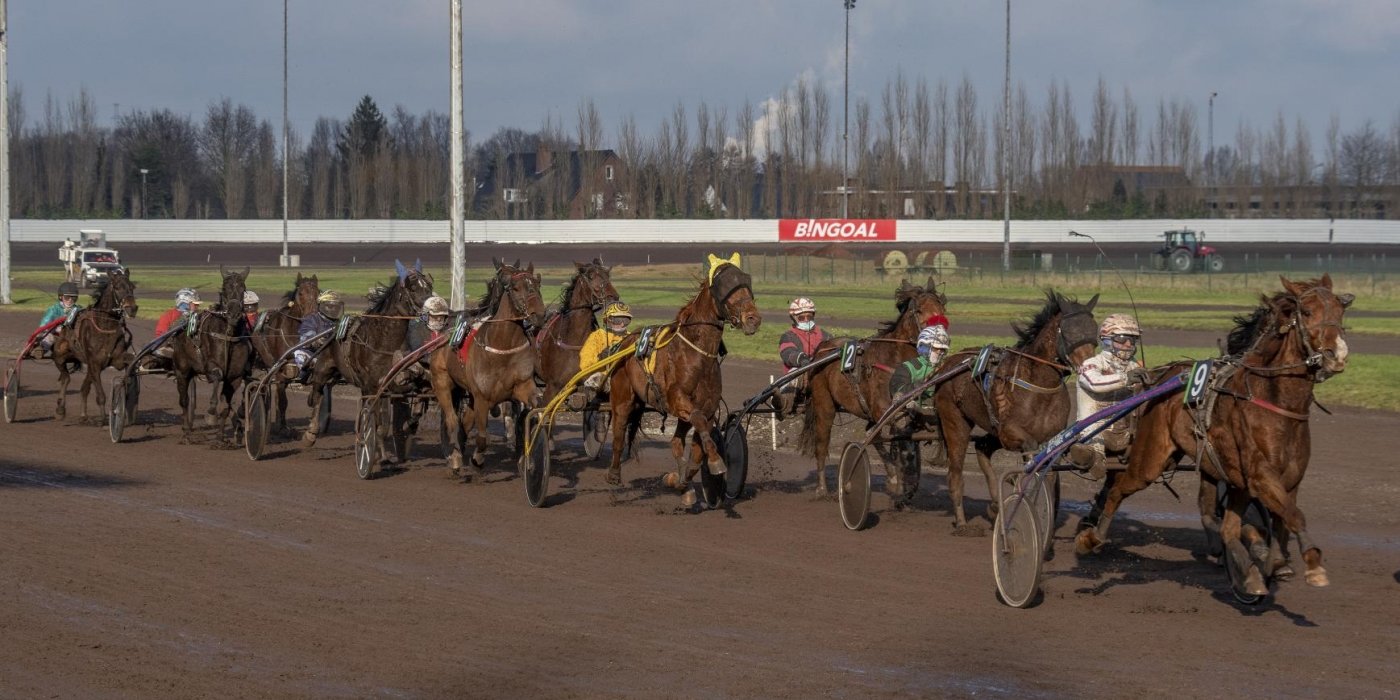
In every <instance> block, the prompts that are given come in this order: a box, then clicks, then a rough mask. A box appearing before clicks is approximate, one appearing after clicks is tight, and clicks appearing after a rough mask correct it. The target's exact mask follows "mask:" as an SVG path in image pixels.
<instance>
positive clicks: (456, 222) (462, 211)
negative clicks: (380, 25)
mask: <svg viewBox="0 0 1400 700" xmlns="http://www.w3.org/2000/svg"><path fill="white" fill-rule="evenodd" d="M462 126H463V125H462V0H452V202H451V207H452V224H451V225H452V299H451V303H452V308H454V309H464V308H466V306H467V295H466V288H467V244H466V239H465V236H466V231H465V230H464V223H465V219H466V218H467V205H466V200H465V197H466V161H465V156H466V153H465V151H466V143H465V141H466V139H465V138H464V137H463V134H462V131H463V129H462Z"/></svg>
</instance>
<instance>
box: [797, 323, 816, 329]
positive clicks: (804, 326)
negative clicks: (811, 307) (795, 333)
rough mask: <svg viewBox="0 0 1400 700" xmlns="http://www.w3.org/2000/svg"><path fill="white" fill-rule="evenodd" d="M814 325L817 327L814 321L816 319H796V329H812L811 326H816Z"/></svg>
mask: <svg viewBox="0 0 1400 700" xmlns="http://www.w3.org/2000/svg"><path fill="white" fill-rule="evenodd" d="M816 327H817V322H816V321H798V322H797V329H798V330H801V331H810V330H812V329H813V328H816Z"/></svg>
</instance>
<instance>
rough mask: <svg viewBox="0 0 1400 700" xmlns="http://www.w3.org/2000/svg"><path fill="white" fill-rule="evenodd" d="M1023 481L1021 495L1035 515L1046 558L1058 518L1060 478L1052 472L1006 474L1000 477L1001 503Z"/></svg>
mask: <svg viewBox="0 0 1400 700" xmlns="http://www.w3.org/2000/svg"><path fill="white" fill-rule="evenodd" d="M1023 479H1024V480H1026V481H1025V488H1024V489H1023V490H1022V491H1021V493H1022V495H1023V496H1024V497H1025V498H1026V505H1027V506H1030V507H1031V511H1032V513H1033V514H1034V515H1035V529H1036V533H1037V534H1039V535H1040V540H1041V543H1042V545H1043V547H1042V549H1044V551H1045V552H1046V554H1047V557H1048V555H1049V552H1050V547H1051V541H1052V539H1053V538H1054V534H1055V519H1056V518H1057V517H1058V516H1059V508H1060V477H1059V475H1058V474H1056V473H1054V472H1048V473H1044V474H1035V475H1029V474H1026V473H1024V472H1022V471H1021V470H1019V469H1015V470H1012V471H1010V472H1007V474H1006V475H1005V476H1003V477H1002V489H1001V494H1000V498H1001V499H1002V502H1005V500H1006V498H1007V497H1008V496H1010V495H1011V494H1014V493H1016V488H1017V485H1018V484H1020V483H1021V482H1022V480H1023Z"/></svg>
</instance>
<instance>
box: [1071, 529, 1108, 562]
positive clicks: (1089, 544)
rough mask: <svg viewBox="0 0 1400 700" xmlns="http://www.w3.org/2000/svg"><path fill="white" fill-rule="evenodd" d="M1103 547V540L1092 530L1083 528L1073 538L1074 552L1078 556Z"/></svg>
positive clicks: (1094, 552)
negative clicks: (1083, 529)
mask: <svg viewBox="0 0 1400 700" xmlns="http://www.w3.org/2000/svg"><path fill="white" fill-rule="evenodd" d="M1100 549H1103V540H1101V539H1099V535H1098V533H1096V532H1094V531H1093V530H1085V531H1083V532H1081V533H1079V536H1078V537H1075V538H1074V553H1075V554H1078V555H1080V556H1084V555H1087V554H1096V553H1098V551H1099V550H1100Z"/></svg>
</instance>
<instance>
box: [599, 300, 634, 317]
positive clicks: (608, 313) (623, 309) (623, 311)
mask: <svg viewBox="0 0 1400 700" xmlns="http://www.w3.org/2000/svg"><path fill="white" fill-rule="evenodd" d="M612 316H623V317H625V318H632V308H631V307H629V306H627V305H626V304H624V303H622V302H620V301H615V302H613V303H611V304H608V306H607V308H605V309H603V318H609V317H612Z"/></svg>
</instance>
